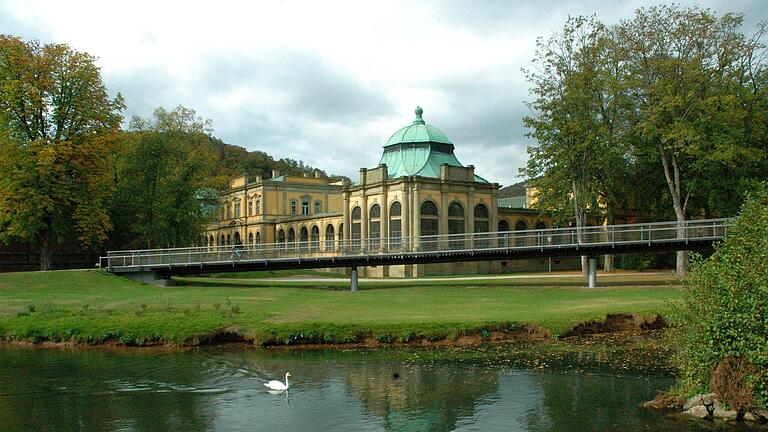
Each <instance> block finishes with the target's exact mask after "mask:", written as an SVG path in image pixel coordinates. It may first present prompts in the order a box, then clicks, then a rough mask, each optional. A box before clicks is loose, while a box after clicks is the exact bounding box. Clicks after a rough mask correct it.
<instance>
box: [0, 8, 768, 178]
mask: <svg viewBox="0 0 768 432" xmlns="http://www.w3.org/2000/svg"><path fill="white" fill-rule="evenodd" d="M658 3H660V2H658V1H620V0H613V1H594V0H586V1H569V0H563V1H554V0H539V1H527V2H524V1H513V0H500V1H468V0H467V1H451V0H448V1H422V0H420V1H413V0H411V1H402V2H398V1H348V2H334V1H325V0H324V1H293V0H283V1H258V2H253V1H250V2H245V1H243V2H235V1H225V0H219V1H215V2H211V1H208V2H193V1H163V0H154V1H143V0H135V1H131V2H124V1H121V2H111V1H96V0H93V1H80V0H67V1H38V0H0V33H4V34H11V35H15V36H19V37H21V38H23V39H25V40H30V39H37V40H40V41H42V42H45V43H48V42H55V43H67V44H69V45H70V46H71V47H73V48H74V49H75V50H78V51H85V52H88V53H89V54H91V55H94V56H96V57H97V58H98V61H97V65H98V66H99V67H100V68H101V71H102V79H103V81H104V83H105V85H106V86H107V88H108V89H109V91H110V92H111V93H112V94H116V93H117V92H120V93H121V94H122V95H123V97H124V98H125V100H126V104H127V108H126V110H125V112H124V116H125V118H126V121H127V120H128V119H130V118H131V117H132V116H134V115H138V116H142V117H149V116H151V115H152V112H153V111H154V109H155V108H157V107H164V108H166V109H173V108H174V107H176V106H178V105H183V106H185V107H187V108H192V109H194V110H196V111H197V113H198V114H199V115H200V116H201V117H203V118H207V119H210V120H211V121H212V122H213V129H214V132H213V135H215V136H216V137H218V138H220V139H222V140H223V141H224V142H226V143H229V144H233V145H238V146H242V147H245V148H247V149H249V150H260V151H264V152H267V153H268V154H270V155H272V156H273V157H275V158H291V159H296V160H303V161H304V162H305V163H307V164H309V165H312V166H314V167H317V168H320V169H322V170H324V171H326V172H328V173H333V174H341V175H346V176H348V177H351V178H352V179H356V178H357V176H358V174H357V173H358V171H359V169H360V168H361V167H367V168H371V167H375V166H376V165H378V162H379V159H380V157H381V153H382V146H383V145H384V144H385V143H386V141H387V139H389V137H390V136H391V135H392V134H393V133H394V132H395V131H396V130H397V129H399V128H400V127H403V126H406V125H409V124H410V123H411V122H412V120H413V118H414V113H413V112H414V109H415V107H416V106H417V105H418V106H421V107H422V108H423V109H424V120H425V121H426V122H427V123H429V124H432V125H433V126H436V127H438V128H440V129H442V130H443V131H444V132H445V133H446V134H447V135H448V137H449V138H450V139H451V140H452V141H453V143H454V145H455V146H456V151H455V152H456V155H457V157H458V159H459V160H460V161H461V162H462V163H463V164H464V165H470V164H472V165H475V172H476V173H477V174H478V175H480V176H483V177H484V178H486V179H488V180H489V181H492V182H497V183H500V184H502V185H508V184H512V183H516V182H518V181H520V180H521V179H520V178H519V177H518V169H519V168H520V167H521V166H523V165H525V163H526V160H527V153H526V147H527V146H529V145H533V144H535V143H534V142H533V141H531V140H530V139H529V138H527V137H526V136H525V134H526V129H525V127H524V126H523V122H522V119H523V117H524V116H526V115H530V114H531V112H530V110H529V109H528V107H527V105H526V101H528V100H530V99H531V97H530V96H529V93H528V88H529V83H528V82H527V81H526V79H525V74H524V73H523V72H522V69H523V68H525V67H528V66H529V65H530V63H531V60H532V58H533V56H534V50H535V43H536V38H537V37H548V36H550V35H551V34H553V32H557V31H559V30H560V29H562V26H563V24H564V23H565V20H566V19H567V17H568V16H569V15H588V14H595V15H596V16H597V17H598V18H599V19H600V20H601V21H603V22H604V23H607V24H613V23H616V22H618V21H619V20H621V19H630V18H631V17H632V15H633V13H634V11H635V10H636V9H637V8H640V7H647V6H652V5H654V4H658ZM677 3H678V4H681V5H694V4H696V5H699V6H702V7H708V8H710V9H712V10H713V11H714V12H716V13H718V14H722V13H725V12H729V11H733V12H741V13H744V14H745V26H744V31H745V33H747V34H751V32H752V31H753V30H754V26H755V24H756V23H757V22H758V21H761V20H766V19H768V0H727V1H720V0H713V1H709V2H706V1H678V2H677Z"/></svg>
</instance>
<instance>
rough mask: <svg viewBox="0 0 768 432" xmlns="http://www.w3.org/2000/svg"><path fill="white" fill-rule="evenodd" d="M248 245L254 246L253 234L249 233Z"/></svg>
mask: <svg viewBox="0 0 768 432" xmlns="http://www.w3.org/2000/svg"><path fill="white" fill-rule="evenodd" d="M248 244H253V233H252V232H250V233H248Z"/></svg>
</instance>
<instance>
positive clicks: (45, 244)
mask: <svg viewBox="0 0 768 432" xmlns="http://www.w3.org/2000/svg"><path fill="white" fill-rule="evenodd" d="M50 237H51V235H50V234H49V233H47V232H45V233H43V234H42V235H41V236H40V271H46V270H50V269H51V267H53V248H52V246H53V245H52V244H51V243H52V242H51V238H50Z"/></svg>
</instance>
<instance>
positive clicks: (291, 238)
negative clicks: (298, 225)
mask: <svg viewBox="0 0 768 432" xmlns="http://www.w3.org/2000/svg"><path fill="white" fill-rule="evenodd" d="M288 249H296V231H294V230H293V228H289V229H288Z"/></svg>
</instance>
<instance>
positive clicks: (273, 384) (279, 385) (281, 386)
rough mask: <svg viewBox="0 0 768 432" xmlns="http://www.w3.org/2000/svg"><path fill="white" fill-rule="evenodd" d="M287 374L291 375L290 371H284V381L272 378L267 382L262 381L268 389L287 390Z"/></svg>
mask: <svg viewBox="0 0 768 432" xmlns="http://www.w3.org/2000/svg"><path fill="white" fill-rule="evenodd" d="M289 376H291V373H290V372H286V373H285V383H283V382H280V381H277V380H272V381H270V382H268V383H264V386H265V387H266V388H268V389H270V390H288V387H289V385H288V377H289Z"/></svg>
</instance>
